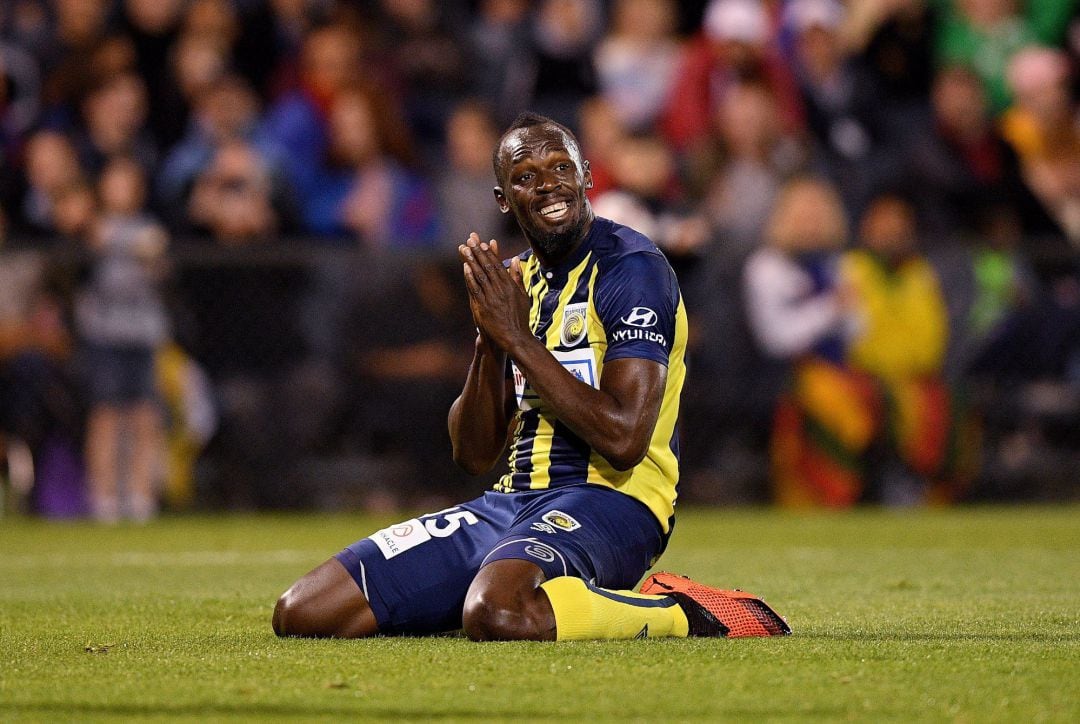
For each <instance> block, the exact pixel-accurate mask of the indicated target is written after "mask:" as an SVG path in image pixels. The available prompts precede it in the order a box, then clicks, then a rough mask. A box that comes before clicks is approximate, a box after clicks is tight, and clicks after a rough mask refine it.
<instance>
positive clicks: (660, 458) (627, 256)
mask: <svg viewBox="0 0 1080 724" xmlns="http://www.w3.org/2000/svg"><path fill="white" fill-rule="evenodd" d="M520 258H521V270H522V274H523V276H524V281H525V290H526V292H527V293H528V295H529V298H530V300H531V306H530V312H529V325H530V328H531V329H532V332H533V334H534V335H536V337H537V339H539V340H540V341H542V342H543V343H544V344H545V345H546V347H547V348H548V350H549V351H550V352H551V354H552V355H553V356H554V357H555V358H556V359H557V360H558V361H559V362H560V363H561V364H562V366H563V367H564V368H566V369H567V370H568V371H570V372H571V373H572V374H573V375H574V376H575V377H577V378H578V379H579V380H581V381H583V382H585V383H586V384H589V385H592V386H593V387H596V388H599V387H600V376H601V375H602V374H603V370H604V365H605V364H606V363H607V362H610V361H612V360H617V359H625V358H643V359H649V360H653V361H655V362H659V363H660V364H662V365H665V366H666V367H667V368H668V370H667V383H666V384H667V387H666V389H665V390H664V397H663V401H662V403H661V407H660V416H659V419H658V420H657V422H656V428H655V430H654V431H653V436H652V440H651V441H650V443H649V450H648V452H647V453H646V455H645V459H644V460H642V461H641V462H640V463H638V464H637V465H636V466H635V467H633V468H631V469H630V470H624V471H619V470H615V469H614V468H613V467H612V466H611V465H610V464H609V463H608V461H607V460H605V459H604V458H603V457H601V456H600V455H599V454H597V453H596V452H594V451H593V450H592V449H591V448H590V447H589V445H588V444H586V443H585V442H584V441H583V440H582V439H581V438H579V437H578V436H577V435H575V434H574V433H573V432H571V431H570V429H569V428H568V427H566V425H564V424H563V423H562V422H560V421H559V419H558V418H557V417H556V416H555V414H554V413H553V412H552V411H551V409H550V408H549V407H548V406H547V405H546V404H545V403H544V401H543V400H542V399H540V397H539V396H538V395H537V394H536V392H535V391H534V390H533V389H532V388H531V387H530V386H529V382H528V380H527V379H525V377H524V376H523V374H522V372H521V371H520V370H519V369H518V368H517V366H516V365H515V364H514V363H513V360H510V362H509V365H508V366H509V371H508V374H510V375H511V376H512V378H513V381H514V388H515V393H516V396H517V403H518V409H517V412H516V413H515V416H514V435H513V442H512V443H511V446H510V472H509V473H508V474H506V475H504V476H503V477H502V479H501V480H500V481H499V482H498V483H497V484H496V486H495V489H496V490H499V491H502V492H512V491H517V490H538V489H545V488H554V487H558V486H561V485H577V484H581V483H592V484H595V485H602V486H605V487H610V488H614V489H615V490H618V491H621V492H623V493H626V494H627V495H629V496H631V497H633V498H636V499H637V500H639V501H641V502H642V503H644V504H645V505H646V506H648V508H649V509H650V510H652V512H653V513H654V514H655V515H656V517H657V519H658V520H659V521H660V524H661V526H662V527H663V529H664V532H665V533H667V532H669V531H670V529H671V523H672V518H673V515H674V509H675V496H676V486H677V484H678V482H679V448H678V430H677V421H678V416H679V395H680V393H681V392H682V386H683V381H684V379H685V377H686V367H685V363H684V359H683V358H684V354H685V351H686V332H687V323H686V310H685V308H684V306H683V301H682V296H681V294H680V292H679V284H678V281H677V280H676V279H675V273H674V272H673V271H672V269H671V266H670V265H669V264H668V262H667V259H665V258H664V255H663V254H661V253H660V250H659V249H657V248H656V246H655V245H654V244H653V243H652V242H651V241H649V239H648V238H646V237H645V236H643V235H642V234H639V233H638V232H636V231H634V230H633V229H630V228H629V227H626V226H622V225H621V224H616V223H615V222H613V221H609V220H607V219H601V218H597V219H596V220H595V221H594V222H593V225H592V228H591V229H590V231H589V233H588V235H587V236H586V238H585V239H584V240H583V241H582V242H581V244H580V246H579V247H578V248H577V249H576V250H575V252H574V253H573V254H572V255H571V258H569V259H567V260H566V261H564V262H563V263H562V264H561V265H559V266H558V267H555V268H552V269H545V268H543V267H541V266H540V262H539V260H538V259H537V258H536V257H535V256H534V255H533V254H532V252H531V251H530V252H525V253H524V254H522V255H521V257H520Z"/></svg>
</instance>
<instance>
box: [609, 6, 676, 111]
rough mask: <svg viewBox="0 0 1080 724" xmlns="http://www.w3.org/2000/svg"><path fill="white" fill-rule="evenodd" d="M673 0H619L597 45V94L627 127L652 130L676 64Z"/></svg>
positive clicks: (669, 88)
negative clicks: (609, 104)
mask: <svg viewBox="0 0 1080 724" xmlns="http://www.w3.org/2000/svg"><path fill="white" fill-rule="evenodd" d="M675 13H676V10H675V3H674V2H673V0H617V1H616V2H615V4H614V7H613V8H612V12H611V29H610V30H609V32H608V34H607V35H606V36H605V37H604V39H603V40H602V41H601V42H600V44H599V45H598V46H597V48H596V55H595V58H594V62H595V64H596V71H597V77H598V80H599V86H600V94H601V95H602V96H603V97H604V98H606V99H607V100H608V101H609V102H610V103H611V104H612V106H613V108H614V110H615V112H616V113H617V114H618V116H619V119H620V120H621V121H622V124H623V125H624V126H625V127H626V128H628V129H629V130H631V131H647V130H650V129H651V128H652V126H653V124H654V122H655V121H656V119H657V116H658V115H659V113H660V110H661V109H662V108H663V106H664V103H665V102H666V101H667V99H668V96H669V94H670V93H671V87H672V84H673V83H674V80H675V72H676V70H678V66H679V44H678V40H677V38H676V37H675V25H676V15H675Z"/></svg>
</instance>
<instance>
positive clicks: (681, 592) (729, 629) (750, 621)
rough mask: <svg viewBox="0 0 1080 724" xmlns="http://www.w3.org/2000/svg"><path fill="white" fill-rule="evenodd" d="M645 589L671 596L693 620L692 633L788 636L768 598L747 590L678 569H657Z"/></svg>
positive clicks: (698, 634) (789, 631)
mask: <svg viewBox="0 0 1080 724" xmlns="http://www.w3.org/2000/svg"><path fill="white" fill-rule="evenodd" d="M640 592H641V593H647V594H653V595H666V596H671V597H672V598H674V599H675V600H676V601H678V603H679V607H680V608H682V610H683V613H685V614H686V620H687V621H688V622H689V623H690V634H689V635H690V636H719V637H724V638H741V637H745V636H787V635H788V634H790V633H791V627H790V626H788V624H787V621H785V620H784V619H783V618H781V616H780V615H779V614H778V613H776V611H773V610H772V609H771V608H769V607H768V606H767V605H766V604H765V602H764V601H762V600H761V599H760V598H758V597H757V596H755V595H753V594H752V593H746V592H745V591H739V590H737V589H736V590H734V591H725V590H723V589H720V588H710V587H709V586H703V585H701V584H700V583H694V582H693V581H691V580H690V579H689V578H687V577H686V576H679V575H676V574H674V573H654V574H652V575H651V576H649V577H648V578H646V579H645V583H643V584H642V585H641V591H640Z"/></svg>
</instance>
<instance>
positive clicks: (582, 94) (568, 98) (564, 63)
mask: <svg viewBox="0 0 1080 724" xmlns="http://www.w3.org/2000/svg"><path fill="white" fill-rule="evenodd" d="M603 20H604V17H603V8H602V6H601V4H600V2H599V0H541V2H540V3H539V7H538V9H537V13H536V19H535V22H534V25H533V44H534V48H535V50H536V56H535V62H536V66H535V70H534V75H533V83H532V98H531V100H530V101H529V106H530V107H532V108H534V109H535V110H536V111H537V112H539V113H542V114H544V115H547V116H549V117H551V118H554V119H556V120H560V121H561V122H565V123H573V122H574V119H576V118H577V112H578V108H579V107H580V106H581V103H582V102H583V101H584V100H585V99H586V98H588V97H589V96H591V95H592V94H593V93H595V92H596V69H595V68H594V67H593V48H594V47H595V45H596V43H597V41H598V40H599V39H600V34H601V32H602V30H603V25H602V23H603Z"/></svg>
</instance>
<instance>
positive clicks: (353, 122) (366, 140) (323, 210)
mask: <svg viewBox="0 0 1080 724" xmlns="http://www.w3.org/2000/svg"><path fill="white" fill-rule="evenodd" d="M412 156H413V154H412V147H411V145H410V142H409V140H408V138H407V137H406V136H405V135H404V129H403V128H402V126H401V125H400V123H398V122H397V121H396V120H395V118H394V117H393V115H392V113H391V110H390V108H389V107H388V105H387V102H386V98H385V97H384V96H381V95H379V94H378V93H377V91H375V90H374V89H370V88H366V87H362V86H357V87H355V88H352V89H350V90H347V91H343V92H341V93H339V94H338V95H337V97H336V98H335V100H334V104H333V106H332V108H331V109H330V141H329V148H328V153H327V158H326V159H323V160H322V162H321V163H320V164H319V165H318V167H317V169H316V173H317V176H316V181H315V183H314V184H313V185H312V187H310V188H309V189H308V194H307V195H306V197H305V198H304V220H305V223H306V225H307V228H308V229H310V230H311V231H313V232H315V233H317V234H320V235H330V236H342V235H353V236H355V237H356V238H358V239H359V240H360V242H361V243H362V245H364V246H365V247H368V248H387V247H396V248H407V247H416V246H430V245H432V244H434V243H435V242H436V241H437V240H438V234H439V228H438V222H437V216H436V210H435V203H434V200H433V198H432V196H431V193H430V192H429V190H428V188H427V185H426V183H425V182H424V180H423V179H422V178H421V177H420V176H418V175H417V174H415V173H413V172H412V171H411V170H410V168H409V165H408V164H409V162H410V161H411V160H412Z"/></svg>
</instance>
